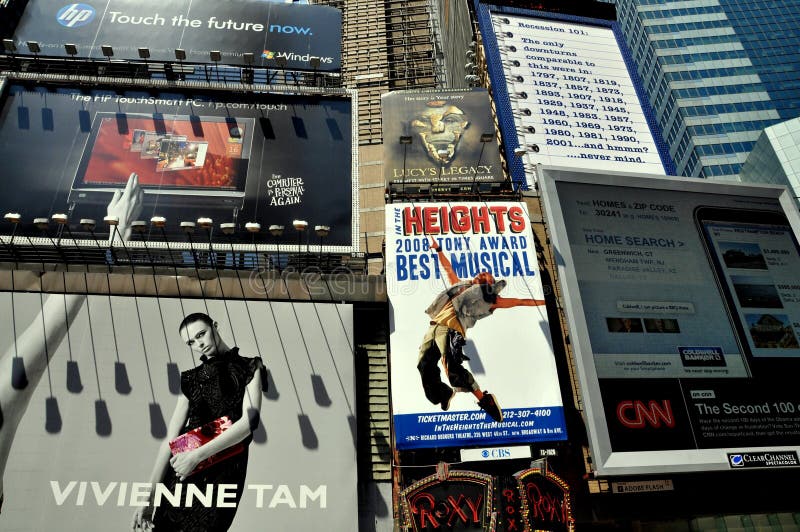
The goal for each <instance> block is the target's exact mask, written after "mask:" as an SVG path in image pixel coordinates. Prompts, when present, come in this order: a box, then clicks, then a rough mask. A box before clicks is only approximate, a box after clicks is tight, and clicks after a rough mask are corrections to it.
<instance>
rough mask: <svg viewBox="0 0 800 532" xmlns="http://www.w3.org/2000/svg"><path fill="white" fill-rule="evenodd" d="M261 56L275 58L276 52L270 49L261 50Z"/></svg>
mask: <svg viewBox="0 0 800 532" xmlns="http://www.w3.org/2000/svg"><path fill="white" fill-rule="evenodd" d="M261 57H263V58H264V59H274V58H275V52H272V51H270V50H264V51H263V52H261Z"/></svg>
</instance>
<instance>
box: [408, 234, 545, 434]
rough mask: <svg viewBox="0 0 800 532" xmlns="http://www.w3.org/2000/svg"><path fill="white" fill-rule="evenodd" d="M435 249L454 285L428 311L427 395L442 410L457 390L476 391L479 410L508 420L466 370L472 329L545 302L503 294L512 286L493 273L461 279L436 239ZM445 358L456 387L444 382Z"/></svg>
mask: <svg viewBox="0 0 800 532" xmlns="http://www.w3.org/2000/svg"><path fill="white" fill-rule="evenodd" d="M431 249H432V250H433V251H434V252H436V254H437V256H438V258H439V264H440V265H441V266H442V267H443V269H444V271H445V272H446V273H447V282H448V284H449V285H450V286H449V288H447V289H446V290H443V291H442V292H441V293H440V294H439V295H438V296H436V299H434V301H433V303H431V305H430V306H429V307H428V308H427V309H426V310H425V312H426V313H427V314H428V316H430V318H431V322H430V328H429V329H428V331H427V332H426V333H425V337H424V338H423V340H422V345H421V346H420V348H419V359H418V361H417V369H418V370H419V373H420V376H421V377H422V387H423V389H424V390H425V397H427V398H428V400H429V401H430V402H431V403H433V404H439V405H441V407H442V410H448V409H449V408H450V401H452V399H453V396H455V393H456V391H462V392H470V393H472V394H473V395H474V396H475V398H476V399H478V406H479V407H481V409H483V410H485V411H486V413H487V414H489V416H490V417H491V418H492V419H494V420H495V421H497V422H498V423H500V422H502V421H503V411H502V410H501V409H500V405H499V404H498V403H497V399H496V398H495V396H494V395H493V394H491V393H489V392H488V391H487V390H484V391H481V389H480V386H478V383H477V382H475V377H473V375H472V373H470V371H469V370H467V369H466V368H465V367H464V366H463V363H464V361H465V360H468V358H467V357H466V356H464V353H463V347H464V345H465V344H466V340H465V336H466V331H467V329H469V328H471V327H473V326H474V325H475V323H476V322H477V321H478V320H479V319H482V318H486V317H487V316H491V315H492V313H493V312H494V311H495V309H498V308H512V307H519V306H528V307H533V306H538V305H544V304H545V301H544V300H543V299H519V298H503V297H500V296H498V294H499V293H500V291H501V290H503V288H505V286H506V282H505V281H503V280H499V281H498V280H495V278H494V276H493V275H492V274H491V273H489V272H481V273H479V274H478V275H476V276H475V277H474V278H473V279H469V280H461V279H459V277H458V276H457V275H456V273H455V271H454V270H453V266H452V265H451V264H450V261H449V260H448V259H447V257H445V255H444V253H443V252H442V250H441V248H440V247H439V244H438V243H437V242H436V241H435V240H434V239H431ZM440 359H441V361H442V367H443V368H444V370H445V373H446V374H447V379H448V381H449V382H450V386H448V385H447V384H445V383H444V382H442V379H441V376H440V375H441V372H440V370H439V360H440ZM451 386H452V388H451Z"/></svg>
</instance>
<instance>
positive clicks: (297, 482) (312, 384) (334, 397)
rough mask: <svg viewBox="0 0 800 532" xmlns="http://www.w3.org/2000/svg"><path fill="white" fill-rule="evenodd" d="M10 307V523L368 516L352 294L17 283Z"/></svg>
mask: <svg viewBox="0 0 800 532" xmlns="http://www.w3.org/2000/svg"><path fill="white" fill-rule="evenodd" d="M6 281H7V279H6ZM0 309H2V312H3V314H4V315H6V316H9V319H7V320H3V323H2V325H0V328H1V329H2V334H1V335H0V338H2V346H0V348H1V349H2V357H1V358H0V403H2V406H3V425H2V427H0V475H2V480H3V482H2V487H3V493H2V494H3V497H4V502H3V508H2V516H0V519H2V523H3V524H2V527H3V529H4V530H20V531H31V532H33V531H38V530H63V531H65V532H67V531H69V532H73V531H74V532H77V531H97V532H100V531H103V532H104V531H107V530H131V529H132V524H136V525H138V528H135V529H137V530H148V529H150V528H149V526H148V525H150V524H152V523H155V529H156V530H162V529H163V530H202V529H206V527H209V528H208V529H213V530H219V531H227V530H230V531H231V532H234V531H250V530H260V529H262V528H263V526H264V522H265V519H266V520H268V521H269V523H270V526H271V527H274V528H275V529H279V530H307V529H308V528H309V527H311V528H318V529H321V528H331V529H335V530H355V529H356V528H357V519H356V516H357V495H356V448H355V439H354V432H353V431H352V429H353V427H354V426H355V412H354V411H353V408H352V405H353V404H354V399H355V396H354V393H355V388H354V386H355V383H354V373H353V353H352V348H351V346H352V308H351V307H350V306H348V305H331V304H313V303H304V304H303V303H300V304H293V303H274V302H273V303H270V302H266V301H246V302H245V301H210V300H209V301H202V300H185V299H184V300H179V299H174V298H160V299H157V298H152V297H136V298H134V297H109V296H88V297H86V296H82V295H75V294H70V295H66V296H65V295H64V294H57V293H56V294H49V295H47V294H45V295H43V296H40V294H38V293H22V292H16V293H12V292H4V293H2V294H0ZM250 315H264V316H269V318H267V319H264V320H262V321H261V322H260V323H259V326H258V327H256V328H253V327H252V326H251V325H249V323H250V322H249V320H248V316H250ZM184 320H186V321H185V323H184ZM182 323H183V326H182V327H180V326H181V325H182ZM179 327H180V329H179ZM301 327H302V331H301ZM237 348H238V349H237ZM198 445H199V446H198Z"/></svg>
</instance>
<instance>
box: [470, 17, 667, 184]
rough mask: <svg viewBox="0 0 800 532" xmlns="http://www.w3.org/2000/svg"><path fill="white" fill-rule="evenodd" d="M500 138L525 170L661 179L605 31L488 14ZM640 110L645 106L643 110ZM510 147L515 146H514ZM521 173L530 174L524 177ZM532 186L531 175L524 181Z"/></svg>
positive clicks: (647, 135)
mask: <svg viewBox="0 0 800 532" xmlns="http://www.w3.org/2000/svg"><path fill="white" fill-rule="evenodd" d="M490 18H491V27H490V28H489V27H487V28H485V29H486V30H487V31H491V32H492V34H493V37H494V39H496V43H497V46H496V54H497V57H496V58H494V59H495V63H494V66H491V65H492V63H491V62H490V67H491V69H492V70H494V74H493V77H495V78H496V79H495V83H497V84H502V85H503V86H504V87H505V89H506V92H507V102H501V101H498V115H499V116H500V119H501V123H503V122H506V123H508V124H513V129H512V128H510V127H509V131H503V134H504V135H512V136H516V138H517V141H518V143H517V145H519V146H520V147H522V148H523V149H525V150H526V153H525V155H524V156H523V161H524V162H526V163H529V164H533V165H535V164H543V165H548V166H563V167H575V168H586V169H609V170H617V171H628V172H643V173H652V174H658V175H664V173H665V170H664V165H663V164H662V160H661V157H660V155H659V151H658V148H657V146H656V143H655V141H654V138H653V134H652V133H651V131H650V127H649V125H648V122H647V119H646V118H645V116H646V115H645V112H644V110H643V104H642V103H641V101H640V100H639V97H638V96H637V93H636V89H635V87H634V83H633V81H632V80H631V74H630V73H629V71H628V69H627V67H626V65H625V61H624V60H623V57H622V53H621V52H620V47H619V44H618V43H617V40H616V38H615V36H614V32H613V31H612V30H611V28H610V27H602V26H594V25H589V24H578V23H573V22H563V21H557V20H550V19H544V18H536V17H533V16H523V15H511V14H506V13H496V12H495V13H491V15H490ZM645 105H646V104H645ZM512 147H513V146H512ZM526 174H529V172H527V173H526ZM527 180H528V184H529V185H531V186H532V185H533V183H534V181H535V176H532V175H528V176H527Z"/></svg>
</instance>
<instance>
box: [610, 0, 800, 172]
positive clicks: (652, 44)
mask: <svg viewBox="0 0 800 532" xmlns="http://www.w3.org/2000/svg"><path fill="white" fill-rule="evenodd" d="M616 5H617V18H618V20H619V23H620V26H621V29H622V33H623V34H624V38H625V40H626V42H627V45H628V46H629V48H630V49H631V52H632V54H633V59H634V62H635V63H636V67H637V70H638V72H639V75H640V76H641V78H642V80H643V84H644V87H645V90H646V93H647V95H648V97H649V99H650V103H651V104H652V106H653V109H654V111H655V114H656V119H657V121H658V123H659V125H660V126H661V128H662V131H663V134H664V140H665V141H666V142H667V145H668V146H669V150H670V155H671V156H672V159H673V161H674V162H675V166H676V169H677V173H678V174H679V175H684V176H690V177H706V178H721V179H737V178H738V175H739V173H740V169H741V166H742V164H743V163H744V161H745V160H746V159H747V155H748V154H749V153H750V151H751V150H752V149H753V147H754V145H755V143H756V141H757V139H758V137H759V135H760V134H761V131H762V130H763V129H764V128H765V127H768V126H771V125H773V124H776V123H778V122H781V121H784V120H788V119H791V118H796V117H798V116H800V2H798V1H797V0H674V1H673V0H617V2H616Z"/></svg>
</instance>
